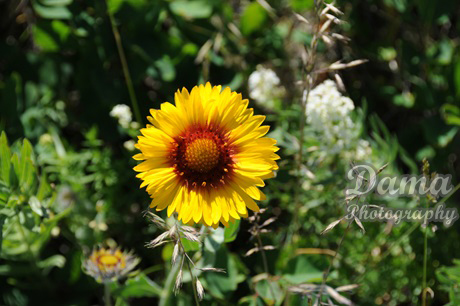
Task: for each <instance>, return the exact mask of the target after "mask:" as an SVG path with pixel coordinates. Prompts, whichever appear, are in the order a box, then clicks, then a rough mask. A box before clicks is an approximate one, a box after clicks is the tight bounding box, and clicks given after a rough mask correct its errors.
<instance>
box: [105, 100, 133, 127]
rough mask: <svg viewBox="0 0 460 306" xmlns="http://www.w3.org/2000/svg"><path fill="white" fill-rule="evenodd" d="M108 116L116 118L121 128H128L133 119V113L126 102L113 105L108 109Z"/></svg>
mask: <svg viewBox="0 0 460 306" xmlns="http://www.w3.org/2000/svg"><path fill="white" fill-rule="evenodd" d="M110 116H112V117H113V118H116V119H118V123H119V124H120V125H121V126H122V127H123V128H129V125H130V123H131V121H132V120H133V114H132V113H131V109H130V108H129V106H128V105H126V104H118V105H115V106H114V107H113V108H112V110H111V111H110Z"/></svg>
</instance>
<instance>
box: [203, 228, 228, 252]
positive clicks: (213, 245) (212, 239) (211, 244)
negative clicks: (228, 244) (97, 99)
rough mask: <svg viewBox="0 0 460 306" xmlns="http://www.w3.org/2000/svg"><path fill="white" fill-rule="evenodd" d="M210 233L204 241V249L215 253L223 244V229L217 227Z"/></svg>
mask: <svg viewBox="0 0 460 306" xmlns="http://www.w3.org/2000/svg"><path fill="white" fill-rule="evenodd" d="M210 231H211V235H209V236H207V237H206V238H205V239H204V247H205V248H206V249H207V250H208V251H210V252H213V253H216V252H217V250H219V248H220V247H221V245H222V243H223V242H224V229H223V228H221V227H218V228H216V229H215V230H212V229H211V230H210Z"/></svg>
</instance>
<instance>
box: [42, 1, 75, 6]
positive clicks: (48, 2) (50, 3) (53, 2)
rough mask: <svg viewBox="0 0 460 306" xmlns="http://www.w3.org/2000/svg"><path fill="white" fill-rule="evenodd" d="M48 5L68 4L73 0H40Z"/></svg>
mask: <svg viewBox="0 0 460 306" xmlns="http://www.w3.org/2000/svg"><path fill="white" fill-rule="evenodd" d="M40 2H41V3H43V4H44V5H46V6H66V5H69V4H71V3H72V2H73V0H40Z"/></svg>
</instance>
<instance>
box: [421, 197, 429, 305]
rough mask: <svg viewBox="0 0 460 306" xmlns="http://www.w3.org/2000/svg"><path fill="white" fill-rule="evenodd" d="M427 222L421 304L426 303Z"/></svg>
mask: <svg viewBox="0 0 460 306" xmlns="http://www.w3.org/2000/svg"><path fill="white" fill-rule="evenodd" d="M426 209H428V200H426ZM427 251H428V224H427V223H425V241H424V244H423V280H422V306H425V305H426V289H427V288H426V266H427V263H428V252H427Z"/></svg>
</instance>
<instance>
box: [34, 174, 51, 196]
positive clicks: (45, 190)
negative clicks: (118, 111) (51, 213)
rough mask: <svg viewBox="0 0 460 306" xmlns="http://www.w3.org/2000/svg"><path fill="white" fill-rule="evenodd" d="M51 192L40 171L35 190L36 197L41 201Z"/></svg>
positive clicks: (44, 176)
mask: <svg viewBox="0 0 460 306" xmlns="http://www.w3.org/2000/svg"><path fill="white" fill-rule="evenodd" d="M50 193H51V187H50V185H49V184H48V181H47V180H46V175H45V173H42V176H41V178H40V185H39V187H38V190H37V199H38V200H40V201H43V200H44V199H45V197H47V196H48V195H49V194H50Z"/></svg>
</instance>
